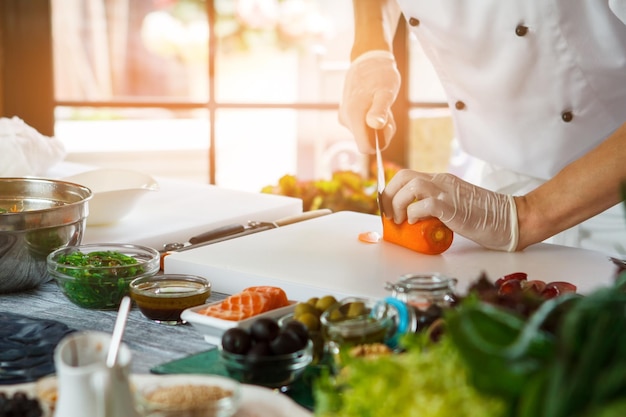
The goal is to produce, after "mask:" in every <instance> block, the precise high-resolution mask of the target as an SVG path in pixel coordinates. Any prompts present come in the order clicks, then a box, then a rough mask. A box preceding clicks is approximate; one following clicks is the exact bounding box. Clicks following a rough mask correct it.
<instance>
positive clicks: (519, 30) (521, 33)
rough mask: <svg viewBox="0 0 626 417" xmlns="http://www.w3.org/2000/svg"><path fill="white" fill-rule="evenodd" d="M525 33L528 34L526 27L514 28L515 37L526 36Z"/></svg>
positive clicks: (518, 26)
mask: <svg viewBox="0 0 626 417" xmlns="http://www.w3.org/2000/svg"><path fill="white" fill-rule="evenodd" d="M527 33H528V26H524V25H517V27H516V28H515V34H516V35H517V36H526V34H527Z"/></svg>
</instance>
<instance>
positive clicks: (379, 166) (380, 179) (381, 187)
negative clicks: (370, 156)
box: [374, 130, 386, 217]
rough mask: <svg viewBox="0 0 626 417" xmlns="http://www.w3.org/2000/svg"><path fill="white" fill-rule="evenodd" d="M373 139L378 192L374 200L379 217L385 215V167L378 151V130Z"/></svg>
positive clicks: (375, 131)
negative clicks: (376, 203) (374, 142)
mask: <svg viewBox="0 0 626 417" xmlns="http://www.w3.org/2000/svg"><path fill="white" fill-rule="evenodd" d="M374 138H375V141H376V171H377V173H376V174H377V180H376V181H377V184H376V188H377V190H378V195H377V197H376V200H377V202H378V211H380V215H381V217H382V216H384V215H385V212H384V210H383V191H385V185H386V180H385V167H384V165H383V156H382V153H381V151H380V141H379V138H378V130H374Z"/></svg>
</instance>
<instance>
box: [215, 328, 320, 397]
mask: <svg viewBox="0 0 626 417" xmlns="http://www.w3.org/2000/svg"><path fill="white" fill-rule="evenodd" d="M218 349H219V353H220V358H221V361H222V363H223V365H224V367H225V368H226V370H227V371H228V374H229V375H230V376H231V377H232V378H234V379H236V380H237V381H240V382H243V383H245V384H253V385H261V386H264V387H267V388H277V389H280V390H282V391H286V390H288V388H289V386H290V385H291V384H293V382H295V381H296V380H297V379H298V378H299V377H300V376H301V375H302V373H304V371H305V369H306V368H307V366H309V364H310V363H311V362H312V360H313V342H312V341H311V340H310V339H309V341H308V342H307V345H306V347H304V348H303V349H300V350H298V351H296V352H293V353H288V354H284V355H272V356H269V355H268V356H256V355H255V356H248V355H240V354H236V353H231V352H228V351H226V350H224V349H223V348H222V345H219V346H218Z"/></svg>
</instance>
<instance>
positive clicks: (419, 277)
mask: <svg viewBox="0 0 626 417" xmlns="http://www.w3.org/2000/svg"><path fill="white" fill-rule="evenodd" d="M457 282H458V280H457V279H456V278H451V277H447V276H445V275H440V274H406V275H402V276H401V277H400V280H399V281H398V282H395V283H393V282H388V283H387V284H386V285H385V289H387V290H390V291H394V292H397V293H409V292H414V291H418V292H419V291H422V292H437V291H447V290H453V289H454V287H455V286H456V284H457Z"/></svg>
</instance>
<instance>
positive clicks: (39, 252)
mask: <svg viewBox="0 0 626 417" xmlns="http://www.w3.org/2000/svg"><path fill="white" fill-rule="evenodd" d="M91 197H92V192H91V190H90V189H89V188H87V187H85V186H82V185H78V184H74V183H70V182H65V181H58V180H51V179H43V178H0V294H2V293H9V292H16V291H23V290H28V289H31V288H35V287H37V286H38V285H40V284H41V283H44V282H46V281H49V280H50V276H49V275H48V272H47V270H46V257H47V256H48V254H49V253H50V252H52V251H53V250H55V249H57V248H60V247H63V246H67V245H78V244H80V243H81V241H82V238H83V234H84V230H85V224H86V218H87V215H88V213H89V210H88V201H89V199H90V198H91Z"/></svg>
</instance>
